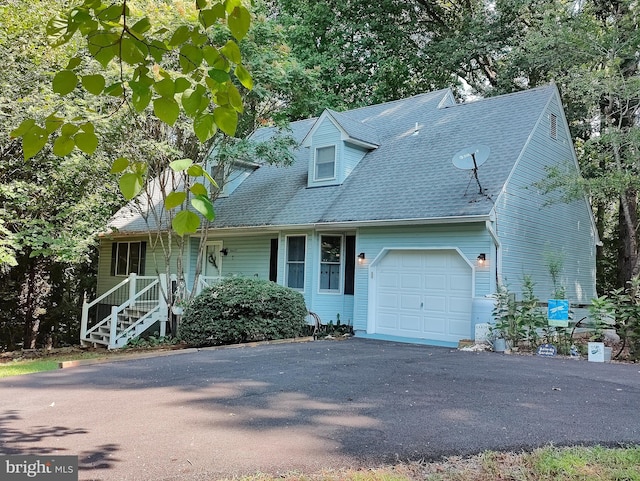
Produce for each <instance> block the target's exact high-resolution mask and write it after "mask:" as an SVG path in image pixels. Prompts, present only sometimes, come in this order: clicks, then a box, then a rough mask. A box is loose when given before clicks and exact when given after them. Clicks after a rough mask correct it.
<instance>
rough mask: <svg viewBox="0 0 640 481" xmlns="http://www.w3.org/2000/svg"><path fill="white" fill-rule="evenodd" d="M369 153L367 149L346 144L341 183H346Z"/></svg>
mask: <svg viewBox="0 0 640 481" xmlns="http://www.w3.org/2000/svg"><path fill="white" fill-rule="evenodd" d="M367 152H369V151H368V150H367V149H364V148H362V147H358V146H355V145H351V144H349V143H345V144H344V148H343V154H342V168H341V169H340V179H341V180H340V182H341V183H342V182H344V181H345V180H346V178H347V177H348V176H349V174H351V172H352V171H353V169H355V168H356V165H358V163H359V162H360V161H361V160H362V159H363V158H364V156H365V155H366V154H367Z"/></svg>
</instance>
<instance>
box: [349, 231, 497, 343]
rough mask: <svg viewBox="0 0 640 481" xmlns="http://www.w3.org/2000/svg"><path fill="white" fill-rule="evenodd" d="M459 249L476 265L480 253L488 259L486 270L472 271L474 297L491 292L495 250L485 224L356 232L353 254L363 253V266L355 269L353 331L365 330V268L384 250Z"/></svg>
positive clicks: (366, 297) (367, 273)
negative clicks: (473, 276)
mask: <svg viewBox="0 0 640 481" xmlns="http://www.w3.org/2000/svg"><path fill="white" fill-rule="evenodd" d="M385 248H387V249H394V248H396V249H406V248H411V249H414V248H415V249H429V248H458V249H459V250H460V251H461V252H462V254H463V255H464V256H465V257H466V258H467V259H468V260H469V261H470V262H471V263H472V264H474V265H475V262H476V258H477V257H478V255H479V254H480V253H485V254H486V256H487V261H488V263H487V264H488V267H486V268H477V269H476V270H475V271H476V272H475V296H476V297H482V296H485V295H487V294H490V293H492V292H493V290H492V289H493V284H494V283H493V282H492V272H494V268H493V267H492V266H494V265H495V264H494V263H495V246H494V243H493V240H492V238H491V236H490V235H489V233H488V232H487V230H486V227H485V224H484V223H473V224H446V225H439V226H435V225H434V226H403V227H370V228H369V227H368V228H361V229H359V230H358V236H357V241H356V252H364V253H365V256H366V262H365V263H364V264H358V265H357V266H356V286H355V290H356V295H355V305H354V329H356V330H362V331H364V330H365V329H366V328H367V315H368V307H369V269H368V265H369V264H370V263H371V262H372V261H374V260H375V258H376V257H377V256H378V255H379V254H380V253H381V252H382V250H383V249H385Z"/></svg>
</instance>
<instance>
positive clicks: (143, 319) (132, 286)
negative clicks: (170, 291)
mask: <svg viewBox="0 0 640 481" xmlns="http://www.w3.org/2000/svg"><path fill="white" fill-rule="evenodd" d="M138 281H143V283H145V284H147V285H146V286H145V287H144V288H142V289H141V290H139V291H138V288H139V287H140V283H139V282H138ZM125 286H128V289H127V293H126V294H127V299H126V301H124V302H121V303H119V304H118V305H114V302H113V301H112V302H111V308H110V313H109V315H107V316H106V317H104V318H103V319H98V317H99V315H98V314H99V313H98V312H97V311H98V310H97V309H96V312H95V316H94V317H95V319H94V320H95V322H94V323H93V325H92V326H89V320H90V317H91V316H90V314H89V313H90V309H92V308H94V307H96V306H98V305H99V304H100V302H101V301H105V300H106V299H108V298H109V297H110V296H113V295H114V294H115V293H117V292H118V291H122V290H123V289H126V287H125ZM166 289H167V282H166V277H165V276H160V277H159V278H158V277H144V276H137V275H136V274H130V275H129V277H128V278H127V279H125V280H124V281H122V282H120V283H119V284H118V285H117V286H115V287H113V288H112V289H110V290H109V291H107V292H105V293H104V294H103V295H102V296H100V297H98V298H97V299H95V300H94V301H92V302H90V303H89V302H87V300H86V296H85V300H84V302H83V306H82V319H81V325H80V340H81V341H82V342H89V343H98V344H105V345H108V347H109V348H110V349H112V348H116V347H122V346H121V345H120V344H124V343H122V341H123V340H124V341H125V342H126V341H127V340H128V338H130V337H134V336H131V335H130V334H131V332H132V331H133V332H136V328H137V327H138V326H141V325H144V324H145V323H147V322H149V323H150V324H151V322H150V321H153V322H156V321H160V326H161V329H160V330H161V334H163V333H164V332H165V331H166V322H167V321H168V319H167V314H166V313H167V302H166V292H167V290H166ZM118 302H119V301H118ZM128 308H136V309H138V311H139V313H138V315H136V316H135V317H137V320H136V321H135V322H134V323H133V324H131V325H129V326H127V327H126V328H123V329H121V330H118V315H119V314H120V313H122V312H124V311H125V309H128ZM107 325H108V326H109V340H108V341H107V340H106V339H104V340H100V339H96V338H100V337H101V336H99V335H98V333H100V332H104V331H105V330H106V329H104V328H106V327H107ZM101 328H103V329H102V330H101ZM105 334H106V333H105Z"/></svg>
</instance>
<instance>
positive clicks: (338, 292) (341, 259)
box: [318, 232, 345, 295]
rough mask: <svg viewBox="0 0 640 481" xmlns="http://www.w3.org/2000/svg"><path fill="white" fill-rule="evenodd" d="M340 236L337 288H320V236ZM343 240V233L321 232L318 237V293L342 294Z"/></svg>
mask: <svg viewBox="0 0 640 481" xmlns="http://www.w3.org/2000/svg"><path fill="white" fill-rule="evenodd" d="M323 236H327V237H340V279H339V285H340V287H339V288H338V289H321V288H320V285H321V281H322V272H321V271H322V264H323V262H322V237H323ZM344 243H345V240H344V234H332V233H329V232H323V233H322V234H320V236H319V237H318V294H329V295H342V294H343V293H344V268H345V266H344V259H345V255H344V250H345V245H344Z"/></svg>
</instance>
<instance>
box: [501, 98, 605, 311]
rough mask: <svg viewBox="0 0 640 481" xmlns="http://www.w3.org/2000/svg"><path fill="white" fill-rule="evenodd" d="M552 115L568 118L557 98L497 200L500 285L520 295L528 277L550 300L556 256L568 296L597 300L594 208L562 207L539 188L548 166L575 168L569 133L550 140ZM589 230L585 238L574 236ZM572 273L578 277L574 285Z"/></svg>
mask: <svg viewBox="0 0 640 481" xmlns="http://www.w3.org/2000/svg"><path fill="white" fill-rule="evenodd" d="M551 114H555V115H556V116H557V119H558V121H560V119H564V117H563V116H562V115H561V107H560V104H559V97H558V96H557V95H556V96H554V97H552V99H551V100H550V101H549V103H548V105H547V108H546V109H545V111H544V113H543V114H542V115H541V117H540V120H539V122H538V124H537V126H536V128H535V130H534V131H533V133H532V135H531V138H530V140H529V142H528V143H527V145H526V146H525V149H524V151H523V153H522V155H521V158H520V159H519V161H518V162H517V164H516V165H515V167H514V169H513V172H512V174H511V176H510V178H509V181H508V182H507V184H506V186H505V188H504V190H503V193H502V194H501V196H500V197H499V199H498V203H497V206H496V219H497V220H496V232H497V233H498V235H499V236H500V240H501V242H502V253H503V254H502V255H503V259H502V274H503V279H502V281H503V282H504V283H505V285H506V286H507V287H508V288H509V289H510V290H511V291H513V292H515V293H516V294H517V295H518V296H520V295H521V284H522V279H523V276H524V275H530V276H531V277H532V278H533V281H534V282H535V284H536V285H535V289H536V290H535V293H536V295H537V296H538V297H539V298H540V299H542V300H546V299H548V298H549V297H550V296H551V295H552V293H553V283H552V279H551V275H550V272H549V262H550V259H554V258H556V259H559V260H561V261H562V263H563V270H562V272H561V274H560V279H559V280H560V284H561V285H563V286H564V287H565V288H566V290H567V296H568V298H569V299H570V300H571V301H572V302H578V303H587V302H588V300H589V299H590V298H591V297H593V296H595V243H596V237H595V235H594V232H593V229H592V226H593V222H592V217H591V212H590V210H589V209H590V207H589V206H588V205H587V203H586V202H585V201H583V200H579V201H575V202H572V203H564V202H562V201H561V200H559V194H558V193H553V192H552V193H550V194H544V193H542V192H541V191H540V190H539V189H538V188H537V187H536V186H535V183H536V182H539V181H541V180H543V179H545V178H546V176H547V171H546V168H548V167H550V166H552V165H558V164H559V163H561V162H566V163H567V164H568V165H574V164H573V151H572V147H571V140H570V139H569V138H568V137H567V132H568V131H567V129H564V128H559V129H557V139H551V137H550V129H551V126H550V116H551ZM585 230H586V235H585V236H580V235H575V234H576V233H580V232H584V231H585ZM569 232H571V234H569ZM525 261H526V265H525ZM569 275H571V276H572V277H573V278H574V282H573V283H572V284H571V285H569V282H568V277H569Z"/></svg>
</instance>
